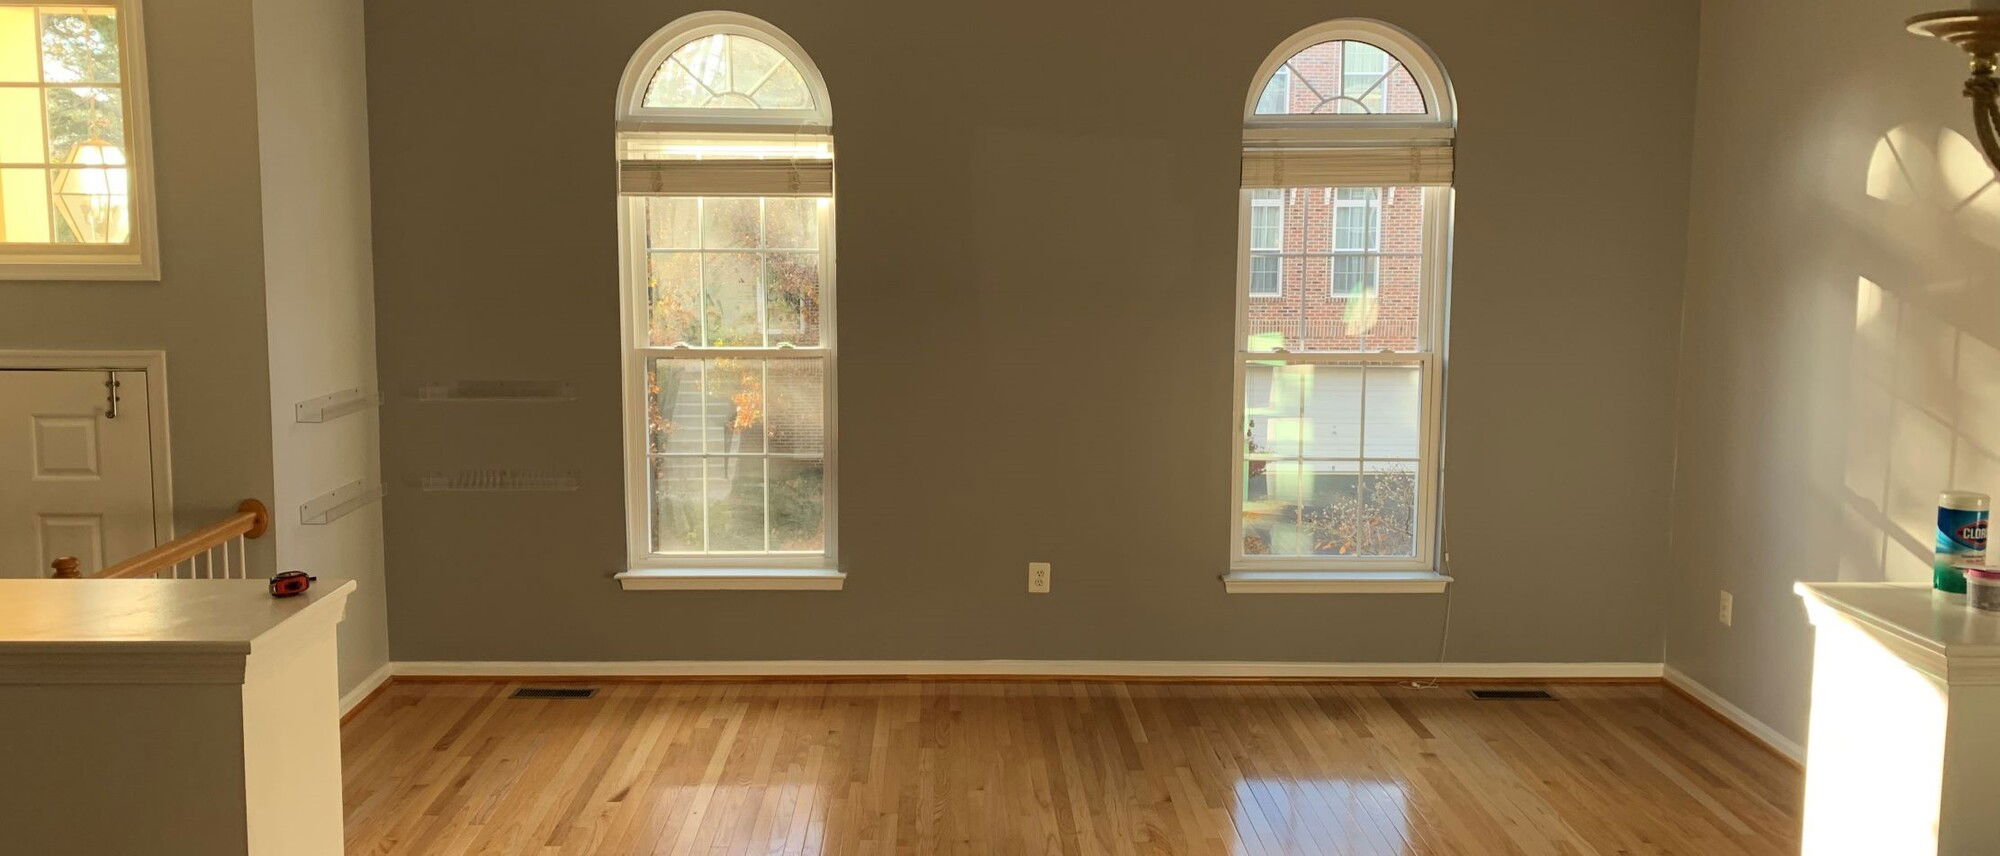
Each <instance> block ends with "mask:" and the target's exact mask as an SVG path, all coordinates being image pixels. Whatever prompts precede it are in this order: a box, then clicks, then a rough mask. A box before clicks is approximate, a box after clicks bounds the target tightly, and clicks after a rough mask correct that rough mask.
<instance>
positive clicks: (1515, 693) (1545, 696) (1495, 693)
mask: <svg viewBox="0 0 2000 856" xmlns="http://www.w3.org/2000/svg"><path fill="white" fill-rule="evenodd" d="M1467 694H1468V695H1471V696H1472V697H1473V698H1476V699H1479V700H1480V701H1554V700H1555V698H1556V697H1555V696H1552V695H1549V693H1548V691H1547V690H1470V691H1468V693H1467Z"/></svg>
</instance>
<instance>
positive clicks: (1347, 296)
mask: <svg viewBox="0 0 2000 856" xmlns="http://www.w3.org/2000/svg"><path fill="white" fill-rule="evenodd" d="M1386 189H1387V188H1379V187H1378V188H1374V190H1375V195H1374V196H1372V197H1370V198H1367V199H1342V198H1340V191H1339V190H1338V189H1336V190H1335V191H1334V192H1333V200H1332V201H1333V234H1332V236H1331V238H1332V242H1331V243H1332V248H1331V249H1330V250H1328V255H1327V259H1326V288H1327V298H1328V299H1330V300H1353V299H1356V298H1363V297H1370V296H1373V295H1378V294H1381V293H1382V256H1383V253H1382V191H1383V190H1386ZM1425 201H1426V202H1428V201H1429V200H1425ZM1342 208H1371V209H1374V211H1373V213H1374V215H1375V219H1374V224H1375V228H1374V229H1373V230H1372V231H1371V232H1370V233H1369V235H1368V238H1369V240H1368V247H1367V248H1366V249H1361V250H1343V249H1341V248H1340V209H1342ZM1420 257H1421V254H1420ZM1342 258H1362V259H1374V260H1375V277H1374V279H1372V280H1370V281H1369V283H1368V285H1367V286H1366V287H1364V288H1362V289H1361V290H1360V291H1358V292H1348V291H1341V290H1340V289H1339V286H1338V284H1337V283H1338V282H1339V267H1340V264H1339V262H1340V259H1342Z"/></svg>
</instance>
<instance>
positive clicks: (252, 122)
mask: <svg viewBox="0 0 2000 856" xmlns="http://www.w3.org/2000/svg"><path fill="white" fill-rule="evenodd" d="M145 19H146V52H147V57H146V59H147V62H148V65H149V71H150V72H151V81H150V83H151V86H152V108H153V110H152V112H153V141H154V143H153V144H154V149H155V152H154V162H155V167H156V170H157V172H158V173H159V175H158V180H157V186H158V191H159V219H160V237H161V263H160V265H161V278H160V281H159V282H157V283H130V282H126V283H77V282H57V283H23V282H0V348H68V349H77V350H102V349H164V350H165V351H166V352H167V397H168V401H169V404H170V409H169V414H168V416H169V419H170V420H171V424H170V425H169V426H168V431H169V434H170V435H171V438H172V443H173V453H172V456H173V481H174V513H175V518H176V520H175V525H176V528H177V530H178V531H181V532H186V531H188V530H189V529H192V528H195V527H199V526H205V525H207V524H210V523H213V522H215V521H216V520H218V519H220V518H222V517H224V516H227V515H229V514H232V513H234V512H235V510H236V504H237V503H238V502H240V501H242V500H243V498H244V497H251V496H255V497H262V498H265V499H269V498H270V496H271V485H272V475H271V474H272V462H271V430H270V428H271V415H270V414H271V410H270V391H271V390H270V379H269V375H268V373H267V371H266V369H267V365H268V363H267V354H266V351H265V336H264V280H263V275H264V260H263V255H262V244H261V242H260V240H259V237H260V235H261V229H262V222H261V208H260V203H259V195H258V181H257V154H258V151H257V103H256V91H255V88H254V81H255V74H254V72H255V66H254V62H253V60H252V56H251V23H250V4H249V2H248V0H169V2H151V3H147V4H146V8H145ZM274 509H275V510H277V511H279V512H282V511H283V509H277V508H276V507H275V506H274ZM249 544H250V554H251V559H252V562H253V567H257V568H268V567H270V566H271V563H272V547H271V544H272V540H271V539H268V538H267V539H260V540H258V541H251V542H249Z"/></svg>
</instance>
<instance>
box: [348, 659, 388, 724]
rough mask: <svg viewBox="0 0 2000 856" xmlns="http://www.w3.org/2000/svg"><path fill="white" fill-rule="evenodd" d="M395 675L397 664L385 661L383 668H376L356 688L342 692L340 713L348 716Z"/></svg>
mask: <svg viewBox="0 0 2000 856" xmlns="http://www.w3.org/2000/svg"><path fill="white" fill-rule="evenodd" d="M395 676H396V664H395V663H383V664H382V667H381V668H379V669H376V670H375V671H374V673H373V674H370V675H369V676H368V677H365V678H362V679H361V683H358V684H355V685H354V689H351V690H348V691H347V692H345V693H342V694H341V696H340V715H341V716H346V715H348V714H350V713H353V712H354V709H355V708H357V707H360V706H361V703H362V702H364V701H367V700H368V697H369V696H371V695H374V694H375V691H376V690H378V689H381V688H382V685H383V684H386V683H388V682H389V680H390V679H391V678H394V677H395Z"/></svg>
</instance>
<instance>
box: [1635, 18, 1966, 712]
mask: <svg viewBox="0 0 2000 856" xmlns="http://www.w3.org/2000/svg"><path fill="white" fill-rule="evenodd" d="M1937 5H1939V4H1936V3H1932V2H1928V0H1893V2H1883V0H1832V2H1825V0H1812V2H1807V0H1773V2H1763V3H1736V2H1709V3H1704V4H1703V7H1702V42H1701V72H1700V78H1701V83H1700V90H1699V91H1700V95H1699V103H1700V110H1699V119H1698V121H1697V123H1696V135H1695V138H1696V144H1695V159H1694V195H1693V218H1692V222H1693V228H1692V230H1691V233H1690V247H1689V256H1688V258H1689V262H1688V288H1687V309H1686V328H1685V341H1686V342H1687V347H1685V348H1684V349H1683V358H1682V379H1681V385H1680V405H1679V414H1680V416H1679V422H1680V426H1681V428H1680V441H1679V469H1678V474H1677V477H1678V486H1677V490H1676V502H1675V505H1676V513H1675V515H1674V543H1675V550H1674V552H1675V560H1676V565H1677V566H1678V573H1677V580H1678V582H1677V584H1676V585H1675V586H1674V588H1673V592H1672V599H1671V601H1670V609H1669V614H1668V618H1667V646H1666V649H1667V650H1666V653H1667V662H1668V664H1669V665H1671V666H1673V667H1675V668H1678V669H1681V670H1683V671H1685V672H1687V673H1688V674H1689V675H1690V676H1692V677H1693V678H1694V679H1695V680H1697V681H1700V682H1701V683H1703V684H1705V685H1707V686H1709V687H1711V688H1713V689H1715V690H1716V691H1717V692H1719V693H1721V694H1722V695H1723V696H1724V697H1726V698H1728V699H1729V700H1731V701H1733V702H1735V703H1736V704H1737V705H1739V706H1741V707H1742V708H1744V709H1745V710H1747V711H1748V712H1749V713H1751V714H1752V715H1754V716H1756V717H1758V718H1760V719H1762V720H1764V721H1765V722H1767V723H1770V724H1771V725H1772V726H1774V727H1776V728H1777V729H1778V730H1779V731H1781V732H1783V733H1784V734H1786V735H1787V736H1788V737H1791V738H1792V739H1795V740H1798V739H1802V738H1803V737H1804V736H1805V719H1806V706H1807V688H1808V685H1809V682H1810V681H1809V677H1810V676H1809V671H1810V668H1811V664H1812V653H1811V644H1812V632H1811V627H1810V626H1809V625H1808V624H1807V623H1806V620H1805V614H1804V610H1803V608H1802V607H1801V606H1800V605H1799V602H1798V599H1797V598H1796V597H1794V596H1793V594H1792V592H1791V587H1792V584H1793V582H1794V581H1796V580H1832V579H1845V580H1880V579H1891V580H1928V579H1929V570H1928V567H1927V566H1928V563H1929V559H1930V550H1931V533H1932V532H1933V531H1934V529H1935V516H1934V515H1935V508H1936V499H1937V492H1938V491H1939V490H1941V489H1943V488H1946V487H1949V486H1954V485H1956V486H1959V487H1963V488H1966V489H1973V490H1983V491H1986V492H1988V493H1995V492H2000V186H1995V185H1994V184H1993V183H1992V178H1993V172H1992V170H1991V169H1990V168H1988V167H1987V166H1986V165H1985V164H1984V163H1983V162H1982V161H1981V160H1980V159H1979V157H1978V155H1977V154H1976V153H1975V152H1974V150H1973V149H1972V148H1971V147H1970V146H1969V145H1968V144H1967V143H1966V142H1965V138H1964V137H1963V136H1959V135H1960V134H1964V133H1969V132H1970V130H1971V127H1970V121H1969V119H1970V116H1969V113H1970V108H1969V107H1968V106H1967V104H1966V102H1965V100H1964V99H1963V98H1961V97H1959V83H1960V80H1961V78H1962V75H1963V74H1964V68H1965V62H1964V57H1963V55H1962V54H1960V53H1958V52H1957V51H1956V50H1955V49H1953V48H1950V47H1948V46H1945V45H1942V44H1939V43H1936V42H1931V41H1928V40H1925V39H1920V38H1917V37H1914V36H1908V35H1905V34H1904V33H1903V32H1902V21H1903V20H1904V19H1905V18H1906V17H1908V16H1910V15H1912V14H1915V13H1918V12H1923V11H1927V10H1930V9H1932V8H1935V7H1936V6H1937ZM1944 5H1950V4H1944ZM1953 129H1955V130H1953ZM1722 589H1727V590H1729V591H1730V592H1731V593H1732V594H1733V595H1734V596H1735V620H1734V623H1733V625H1732V626H1730V627H1727V628H1725V627H1723V626H1722V625H1721V624H1720V623H1719V622H1718V621H1717V618H1716V601H1717V599H1718V594H1717V592H1718V591H1719V590H1722Z"/></svg>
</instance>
